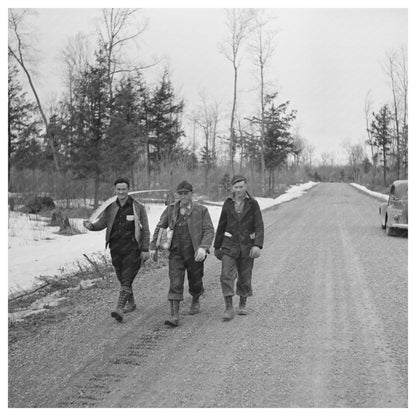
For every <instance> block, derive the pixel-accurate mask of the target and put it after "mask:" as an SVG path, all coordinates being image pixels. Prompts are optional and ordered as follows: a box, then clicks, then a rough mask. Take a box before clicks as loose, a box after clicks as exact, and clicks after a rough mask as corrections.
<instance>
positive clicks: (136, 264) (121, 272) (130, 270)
mask: <svg viewBox="0 0 416 416" xmlns="http://www.w3.org/2000/svg"><path fill="white" fill-rule="evenodd" d="M111 261H112V264H113V266H114V269H115V271H116V275H117V279H118V281H119V282H120V285H121V286H125V287H130V288H131V287H132V284H133V281H134V279H135V277H136V275H137V273H138V271H139V270H140V266H141V260H140V251H139V249H138V248H134V249H132V250H129V251H127V252H124V253H123V252H118V251H115V250H113V251H111Z"/></svg>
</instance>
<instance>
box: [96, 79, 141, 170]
mask: <svg viewBox="0 0 416 416" xmlns="http://www.w3.org/2000/svg"><path fill="white" fill-rule="evenodd" d="M141 114H142V109H141V108H140V100H139V91H138V89H137V86H136V84H135V80H134V79H133V78H132V77H128V78H125V79H122V80H121V82H120V84H119V85H118V86H117V87H116V92H115V94H114V101H113V106H112V114H111V117H110V125H109V127H108V138H107V140H106V143H105V158H104V159H105V164H106V166H107V167H109V168H111V169H112V170H113V171H114V173H115V174H116V176H119V175H122V174H123V175H125V174H130V173H131V172H132V171H133V167H134V164H135V163H136V162H137V160H138V154H139V150H140V145H141V142H140V140H141V138H142V137H143V132H142V129H143V126H142V123H141Z"/></svg>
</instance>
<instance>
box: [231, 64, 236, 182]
mask: <svg viewBox="0 0 416 416" xmlns="http://www.w3.org/2000/svg"><path fill="white" fill-rule="evenodd" d="M233 66H234V95H233V107H232V110H231V121H230V163H231V173H232V175H234V142H235V137H234V118H235V109H236V103H237V66H236V64H235V61H234V62H233Z"/></svg>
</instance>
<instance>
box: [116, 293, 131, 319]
mask: <svg viewBox="0 0 416 416" xmlns="http://www.w3.org/2000/svg"><path fill="white" fill-rule="evenodd" d="M130 294H131V289H130V288H129V287H122V288H121V290H120V294H119V296H118V302H117V306H116V309H115V310H114V311H113V312H111V316H112V317H113V318H114V319H116V320H117V321H118V322H121V321H122V320H123V317H124V315H123V308H124V306H125V305H126V302H127V299H128V298H129V296H130Z"/></svg>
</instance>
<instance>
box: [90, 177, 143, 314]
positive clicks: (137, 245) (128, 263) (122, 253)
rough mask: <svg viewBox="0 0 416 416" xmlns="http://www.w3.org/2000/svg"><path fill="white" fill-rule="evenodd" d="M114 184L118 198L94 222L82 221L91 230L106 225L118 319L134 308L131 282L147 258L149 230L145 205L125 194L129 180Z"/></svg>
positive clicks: (115, 311)
mask: <svg viewBox="0 0 416 416" xmlns="http://www.w3.org/2000/svg"><path fill="white" fill-rule="evenodd" d="M114 186H115V191H116V194H117V199H116V200H115V201H114V202H113V203H111V204H110V205H109V206H108V207H107V208H106V209H105V210H104V211H103V212H102V213H101V215H100V216H99V217H98V219H97V221H96V222H94V223H91V222H90V221H84V226H85V228H87V229H88V230H90V231H100V230H103V229H104V228H107V231H106V247H107V245H109V246H110V252H111V260H112V263H113V266H114V269H115V271H116V275H117V279H118V280H119V282H120V293H119V298H118V302H117V306H116V308H115V310H113V311H112V312H111V316H112V317H113V318H115V319H116V320H117V321H119V322H121V321H122V320H123V313H127V312H132V311H134V310H135V309H136V303H135V300H134V295H133V289H132V284H133V281H134V278H135V277H136V275H137V273H138V271H139V269H140V267H141V265H142V263H144V262H145V261H146V260H147V259H148V258H149V241H150V232H149V223H148V220H147V213H146V209H145V207H144V205H143V204H140V203H139V202H137V201H136V200H134V199H133V198H132V197H130V196H129V195H128V190H129V187H130V184H129V181H128V179H126V178H119V179H117V180H116V181H115V182H114ZM126 304H127V306H126Z"/></svg>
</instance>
